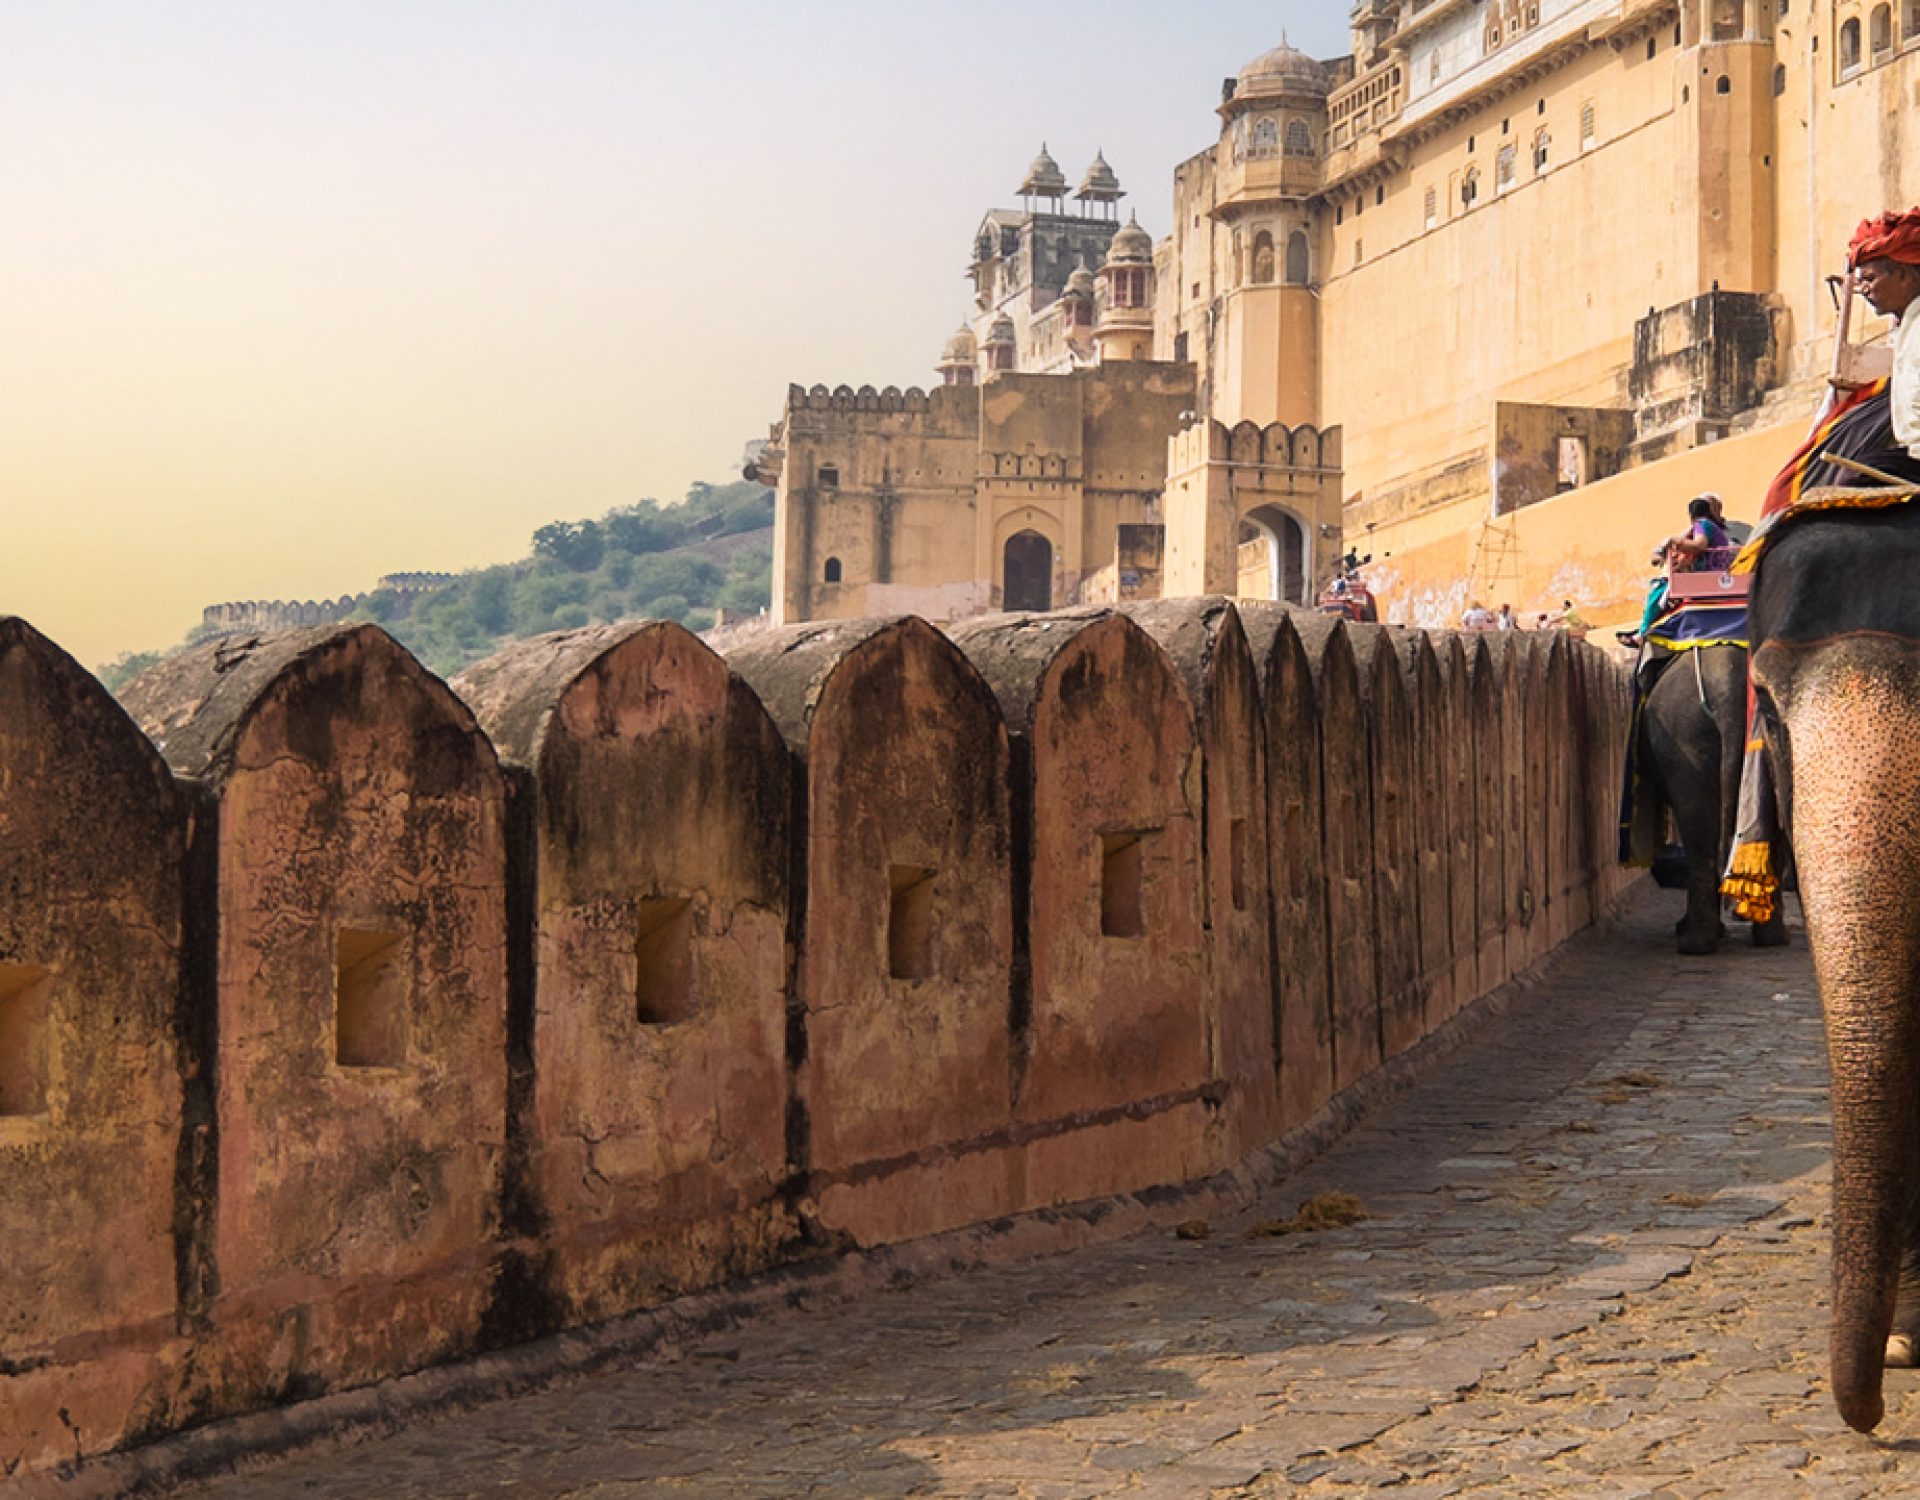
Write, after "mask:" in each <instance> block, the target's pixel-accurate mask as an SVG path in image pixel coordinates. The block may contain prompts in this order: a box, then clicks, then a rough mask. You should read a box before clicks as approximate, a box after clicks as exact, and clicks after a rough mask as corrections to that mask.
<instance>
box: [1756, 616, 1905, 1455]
mask: <svg viewBox="0 0 1920 1500" xmlns="http://www.w3.org/2000/svg"><path fill="white" fill-rule="evenodd" d="M1839 654H1840V658H1841V659H1840V660H1838V661H1832V662H1830V663H1828V664H1826V665H1827V666H1828V670H1825V671H1822V672H1819V673H1817V674H1816V673H1806V674H1803V675H1802V678H1801V680H1800V681H1797V682H1796V683H1795V690H1794V693H1793V701H1792V703H1791V704H1790V705H1783V707H1784V708H1785V710H1786V711H1785V712H1784V713H1783V716H1782V717H1783V719H1784V722H1785V728H1786V737H1787V740H1788V742H1789V744H1790V746H1791V771H1792V794H1793V801H1794V853H1795V859H1796V862H1797V864H1798V867H1799V871H1800V892H1801V900H1802V901H1803V903H1804V905H1805V908H1806V915H1807V935H1808V939H1809V943H1810V946H1811V947H1812V949H1813V957H1814V966H1815V970H1816V972H1817V974H1818V976H1819V981H1820V994H1821V1000H1822V1003H1823V1006H1824V1008H1825V1013H1826V1029H1827V1057H1828V1062H1829V1065H1830V1068H1831V1072H1832V1079H1833V1152H1834V1166H1833V1324H1832V1329H1831V1361H1832V1374H1833V1394H1834V1401H1835V1403H1836V1404H1837V1405H1838V1407H1839V1409H1840V1415H1841V1416H1842V1417H1843V1418H1844V1419H1845V1420H1846V1422H1847V1425H1848V1426H1850V1427H1854V1428H1857V1429H1858V1430H1859V1431H1862V1432H1866V1431H1870V1430H1871V1429H1872V1428H1873V1427H1874V1426H1875V1425H1876V1424H1877V1423H1878V1422H1879V1421H1880V1418H1881V1415H1882V1413H1883V1411H1884V1405H1883V1402H1882V1399H1881V1372H1882V1370H1883V1368H1884V1365H1885V1357H1886V1341H1887V1336H1888V1334H1889V1333H1890V1332H1891V1331H1892V1329H1893V1324H1894V1316H1895V1306H1896V1302H1897V1300H1898V1295H1899V1282H1900V1272H1901V1264H1902V1259H1903V1257H1904V1256H1905V1255H1906V1253H1907V1251H1908V1248H1909V1244H1910V1240H1911V1236H1912V1232H1913V1205H1914V1195H1915V1189H1916V1182H1917V1179H1920V918H1917V917H1916V913H1917V912H1920V710H1917V709H1916V706H1915V703H1914V700H1913V698H1912V697H1911V696H1910V692H1911V682H1910V671H1911V668H1910V665H1908V664H1906V663H1902V666H1905V667H1907V670H1899V669H1896V670H1893V671H1888V670H1886V669H1887V667H1888V666H1889V665H1890V664H1889V663H1887V662H1885V661H1874V660H1871V659H1864V660H1862V659H1856V658H1854V656H1853V653H1850V652H1844V651H1843V652H1841V653H1839ZM1916 1311H1920V1309H1914V1308H1908V1309H1906V1316H1908V1317H1911V1316H1912V1315H1913V1314H1914V1313H1915V1312H1916Z"/></svg>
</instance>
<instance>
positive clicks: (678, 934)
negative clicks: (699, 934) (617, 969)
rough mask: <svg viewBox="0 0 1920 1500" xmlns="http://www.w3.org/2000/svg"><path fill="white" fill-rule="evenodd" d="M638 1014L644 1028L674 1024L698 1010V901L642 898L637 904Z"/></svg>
mask: <svg viewBox="0 0 1920 1500" xmlns="http://www.w3.org/2000/svg"><path fill="white" fill-rule="evenodd" d="M633 956H634V960H635V962H634V984H633V999H634V1014H635V1016H636V1018H637V1019H638V1020H639V1022H640V1024H641V1025H642V1026H670V1025H672V1024H673V1023H674V1022H675V1021H684V1020H686V1019H687V1017H689V1016H690V1015H692V1014H693V903H692V902H691V901H687V900H685V899H682V898H677V897H676V898H664V899H655V900H651V901H641V902H639V903H638V904H637V905H636V906H635V908H634V924H633Z"/></svg>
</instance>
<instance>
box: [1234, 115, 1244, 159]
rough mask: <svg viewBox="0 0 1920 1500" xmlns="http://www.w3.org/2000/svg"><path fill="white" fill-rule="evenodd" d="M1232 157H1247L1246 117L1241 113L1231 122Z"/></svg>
mask: <svg viewBox="0 0 1920 1500" xmlns="http://www.w3.org/2000/svg"><path fill="white" fill-rule="evenodd" d="M1233 159H1234V160H1235V161H1245V160H1246V159H1247V117H1246V116H1245V115H1242V116H1241V117H1240V118H1239V119H1237V120H1235V121H1234V122H1233Z"/></svg>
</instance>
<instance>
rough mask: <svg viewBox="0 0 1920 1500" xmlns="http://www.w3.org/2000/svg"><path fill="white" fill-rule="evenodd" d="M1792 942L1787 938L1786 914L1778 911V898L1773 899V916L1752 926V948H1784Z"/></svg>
mask: <svg viewBox="0 0 1920 1500" xmlns="http://www.w3.org/2000/svg"><path fill="white" fill-rule="evenodd" d="M1791 941H1792V940H1791V939H1790V938H1789V937H1788V936H1787V918H1786V914H1785V913H1784V912H1783V911H1781V910H1780V898H1779V897H1778V896H1775V897H1774V905H1773V915H1772V916H1770V917H1768V918H1767V920H1766V921H1764V922H1755V923H1754V924H1753V946H1754V947H1756V948H1784V947H1786V946H1787V945H1788V944H1789V943H1790V942H1791Z"/></svg>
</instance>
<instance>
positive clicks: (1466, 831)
mask: <svg viewBox="0 0 1920 1500" xmlns="http://www.w3.org/2000/svg"><path fill="white" fill-rule="evenodd" d="M1435 643H1436V646H1437V647H1438V648H1440V649H1441V651H1442V654H1441V656H1440V665H1441V669H1442V681H1443V684H1444V691H1445V693H1446V712H1445V714H1444V716H1443V720H1442V728H1441V736H1442V753H1443V756H1444V760H1445V765H1446V774H1447V925H1448V929H1449V938H1448V942H1449V945H1450V948H1451V951H1452V955H1453V985H1452V989H1453V993H1452V998H1451V1001H1450V1003H1449V1011H1450V1012H1453V1011H1458V1010H1459V1009H1460V1008H1461V1007H1463V1006H1465V1005H1466V1004H1467V1003H1468V1002H1469V1001H1471V1000H1473V999H1474V998H1475V997H1476V996H1477V995H1478V994H1479V993H1480V977H1479V975H1480V963H1479V929H1478V902H1479V890H1480V868H1479V866H1480V829H1479V825H1478V823H1477V821H1476V816H1475V810H1474V807H1475V801H1474V799H1475V789H1476V780H1477V776H1478V771H1477V768H1476V767H1475V765H1474V740H1473V677H1472V673H1471V670H1470V669H1469V667H1468V665H1467V663H1468V656H1467V652H1466V649H1465V646H1464V643H1463V642H1462V640H1461V638H1460V637H1459V636H1457V635H1446V636H1440V637H1436V638H1435Z"/></svg>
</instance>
